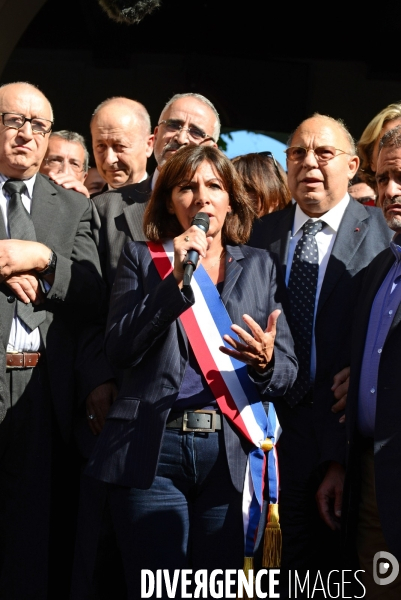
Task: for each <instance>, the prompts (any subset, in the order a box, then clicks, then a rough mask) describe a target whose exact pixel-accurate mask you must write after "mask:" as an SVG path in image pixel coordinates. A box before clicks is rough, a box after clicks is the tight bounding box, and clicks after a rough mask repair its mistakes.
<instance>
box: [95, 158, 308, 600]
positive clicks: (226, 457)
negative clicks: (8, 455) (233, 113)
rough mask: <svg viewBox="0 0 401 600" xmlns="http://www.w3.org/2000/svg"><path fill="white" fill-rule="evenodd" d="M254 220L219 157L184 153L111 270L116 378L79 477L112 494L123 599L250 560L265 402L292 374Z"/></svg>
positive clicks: (261, 477)
mask: <svg viewBox="0 0 401 600" xmlns="http://www.w3.org/2000/svg"><path fill="white" fill-rule="evenodd" d="M198 213H204V215H207V217H208V220H209V228H208V230H207V232H205V231H204V229H206V228H207V223H206V226H205V225H204V226H203V227H198V226H197V225H196V224H192V222H193V220H194V217H196V215H198ZM204 215H203V217H204ZM199 217H200V219H201V220H202V215H199ZM253 217H254V212H253V208H252V206H251V203H250V201H249V199H248V197H247V195H246V192H245V191H244V188H243V186H242V183H241V182H240V180H239V178H238V176H237V174H236V172H235V170H234V167H233V166H232V164H231V162H230V161H229V160H228V159H227V158H226V156H225V155H224V154H223V153H221V152H220V151H219V150H217V149H216V148H213V147H207V146H205V147H204V146H189V147H185V148H184V149H182V150H180V151H179V152H177V153H176V154H175V155H174V156H173V157H172V158H171V159H170V160H169V161H168V162H167V163H166V164H165V165H164V166H163V168H162V169H161V172H160V175H159V177H158V179H157V182H156V186H155V189H154V191H153V194H152V197H151V199H150V201H149V204H148V207H147V209H146V212H145V217H144V232H145V234H146V238H144V239H147V240H148V241H147V242H131V243H128V244H127V245H126V246H125V248H124V250H123V253H122V255H121V258H120V263H119V267H118V272H117V276H116V280H115V284H114V287H113V292H112V297H111V306H110V313H109V320H108V327H107V335H106V342H105V348H106V353H107V356H108V357H109V360H110V362H111V363H112V364H113V365H114V366H115V367H116V368H118V369H121V368H122V369H124V377H123V381H122V384H121V387H120V392H119V395H118V398H117V400H116V401H115V403H114V404H113V406H112V407H111V410H110V412H109V414H108V417H107V421H106V425H105V427H104V429H103V431H102V433H101V435H100V437H99V440H98V442H97V445H96V449H95V453H94V454H93V456H92V458H91V460H90V463H89V467H88V470H87V474H88V475H91V476H93V477H96V478H98V479H100V480H102V481H105V482H108V483H109V484H110V485H109V486H108V493H109V501H110V506H111V510H112V514H113V521H114V524H115V527H116V532H117V539H118V543H119V547H120V549H121V552H122V556H123V561H124V568H125V575H126V581H127V588H128V596H129V598H130V599H134V598H135V599H137V598H140V597H141V570H144V569H147V570H149V571H151V572H153V573H154V574H155V573H156V571H157V570H158V569H167V570H170V573H171V574H172V573H173V571H174V570H175V569H192V570H193V571H197V570H199V569H208V570H209V571H210V570H213V569H241V568H242V566H243V561H244V555H245V556H251V555H252V551H253V548H252V545H253V540H254V538H255V529H256V527H257V522H258V520H259V513H258V508H257V507H260V505H261V503H262V498H263V489H262V488H263V483H264V481H265V479H266V477H265V473H266V474H267V473H268V472H269V473H270V471H271V469H270V466H269V464H268V467H266V464H265V457H266V456H267V455H268V454H270V455H271V456H273V453H274V450H273V451H272V452H269V453H268V452H267V450H269V448H271V443H270V439H272V438H273V442H274V435H275V432H274V428H275V419H274V408H273V405H272V404H271V403H270V401H271V400H272V399H274V397H276V396H283V395H284V394H285V393H286V391H287V389H288V388H289V387H291V385H292V384H293V382H294V380H295V377H296V371H297V363H296V359H295V355H294V351H293V343H292V338H291V334H290V331H289V328H288V325H287V322H286V319H285V315H284V313H283V310H282V303H283V302H284V303H285V286H284V282H283V281H282V278H281V276H280V274H279V273H277V270H276V265H275V262H274V260H273V258H272V257H271V256H270V255H269V254H268V253H267V252H265V251H262V250H258V249H254V248H250V247H247V246H243V245H242V244H244V243H245V242H246V241H247V239H248V236H249V234H250V231H251V226H252V220H253ZM206 221H207V218H206ZM195 223H196V221H195ZM203 223H204V220H203ZM190 251H195V252H196V253H198V254H199V261H198V265H197V268H196V270H195V271H194V274H193V276H192V279H191V281H190V285H184V271H185V262H186V260H185V259H186V257H187V255H188V253H189V252H190ZM266 438H267V440H266ZM273 462H274V461H273ZM269 480H270V474H269ZM274 485H275V484H274V483H273V484H272V483H271V484H270V487H274ZM269 493H270V496H272V493H273V492H272V489H269ZM276 495H277V494H276ZM276 501H277V500H276ZM255 506H256V509H255ZM255 515H256V516H255ZM171 581H173V579H172V575H171ZM142 592H143V590H142ZM155 597H156V596H155ZM158 597H163V598H164V597H168V595H167V591H166V589H165V588H164V587H163V586H162V596H158ZM170 597H171V596H170ZM176 597H179V596H176Z"/></svg>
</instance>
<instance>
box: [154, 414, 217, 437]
mask: <svg viewBox="0 0 401 600" xmlns="http://www.w3.org/2000/svg"><path fill="white" fill-rule="evenodd" d="M166 427H167V428H168V429H181V430H182V431H195V432H196V431H201V432H204V433H213V432H214V431H219V430H220V429H222V419H221V415H220V414H219V413H218V412H217V411H216V410H184V411H183V412H170V414H169V416H168V417H167V423H166Z"/></svg>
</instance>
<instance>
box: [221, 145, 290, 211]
mask: <svg viewBox="0 0 401 600" xmlns="http://www.w3.org/2000/svg"><path fill="white" fill-rule="evenodd" d="M232 163H233V165H234V167H235V170H236V171H237V173H238V175H239V176H240V177H241V179H242V182H243V184H244V186H245V189H246V191H247V192H248V193H249V194H255V196H257V198H258V199H259V201H260V213H259V217H262V216H263V215H267V214H268V213H269V212H272V211H273V210H280V209H281V208H284V207H285V206H286V205H287V204H288V203H289V201H290V200H291V192H290V190H289V189H288V185H287V175H286V173H285V171H284V169H283V168H282V167H281V166H280V165H279V164H278V163H277V162H275V159H274V158H273V157H270V156H264V153H263V152H262V153H258V152H252V153H250V154H244V155H243V156H236V157H235V158H233V160H232ZM276 165H277V166H276Z"/></svg>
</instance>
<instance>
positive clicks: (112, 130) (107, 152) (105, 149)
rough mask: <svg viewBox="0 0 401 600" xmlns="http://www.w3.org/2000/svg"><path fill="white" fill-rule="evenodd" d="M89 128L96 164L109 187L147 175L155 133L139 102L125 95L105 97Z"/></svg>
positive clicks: (119, 186)
mask: <svg viewBox="0 0 401 600" xmlns="http://www.w3.org/2000/svg"><path fill="white" fill-rule="evenodd" d="M90 128H91V134H92V148H93V155H94V157H95V161H96V167H97V170H98V171H99V174H100V175H101V176H102V177H103V179H104V180H105V181H106V183H107V189H109V190H112V189H119V188H121V187H123V186H126V185H129V184H131V183H139V182H141V181H144V180H145V179H146V177H147V173H146V162H147V159H148V158H149V156H150V155H151V154H152V151H153V137H154V136H153V135H152V134H151V131H150V117H149V114H148V112H147V110H146V108H145V107H144V106H143V105H142V104H140V102H136V101H135V100H130V99H129V98H124V97H116V98H110V99H108V100H105V101H104V102H102V103H101V104H100V105H99V106H98V107H97V108H96V109H95V111H94V113H93V116H92V120H91V125H90Z"/></svg>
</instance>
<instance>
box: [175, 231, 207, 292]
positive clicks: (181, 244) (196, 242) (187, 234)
mask: <svg viewBox="0 0 401 600" xmlns="http://www.w3.org/2000/svg"><path fill="white" fill-rule="evenodd" d="M212 240H213V238H211V237H206V234H205V232H204V231H202V229H199V227H196V225H192V226H191V227H190V228H189V229H187V231H184V233H182V234H181V235H179V236H177V237H176V238H174V270H173V274H174V277H175V278H176V280H177V283H178V284H179V285H180V284H181V283H182V280H183V278H184V266H183V264H182V263H183V262H184V260H185V257H186V255H187V254H188V251H189V250H196V251H197V252H198V253H199V261H201V260H202V258H205V256H206V251H207V249H208V246H209V244H210V243H211V242H212Z"/></svg>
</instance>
